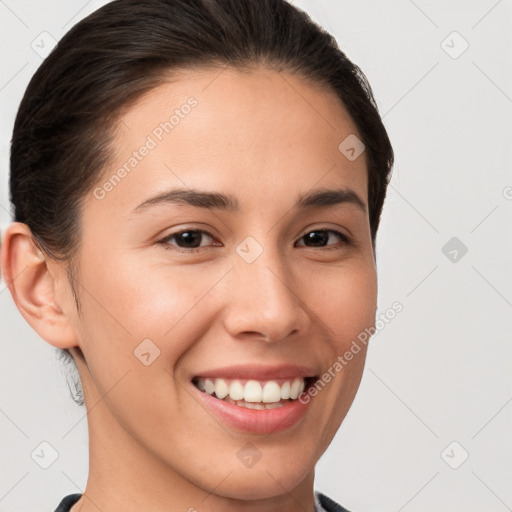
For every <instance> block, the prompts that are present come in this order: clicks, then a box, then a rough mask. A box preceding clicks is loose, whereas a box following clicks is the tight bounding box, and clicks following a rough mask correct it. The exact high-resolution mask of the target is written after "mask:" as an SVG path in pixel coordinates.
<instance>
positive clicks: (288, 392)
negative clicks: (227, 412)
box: [196, 378, 306, 409]
mask: <svg viewBox="0 0 512 512" xmlns="http://www.w3.org/2000/svg"><path fill="white" fill-rule="evenodd" d="M305 385H306V384H305V381H304V379H301V378H296V379H294V380H293V381H285V382H283V384H282V385H281V386H280V385H279V384H278V383H277V382H276V381H273V380H269V381H267V382H264V383H263V382H262V383H260V382H258V381H257V380H248V381H247V382H246V383H245V386H244V385H242V383H241V382H240V381H239V380H232V381H230V380H227V379H220V378H217V379H203V378H200V379H198V380H197V381H196V386H197V387H198V388H199V389H200V390H201V391H204V392H206V393H208V394H209V395H213V394H214V393H215V396H216V397H217V398H219V399H221V400H223V399H224V400H226V401H228V402H230V403H237V405H242V406H243V407H247V408H249V409H262V408H263V409H265V408H266V409H273V408H275V407H280V406H282V405H283V404H280V403H279V402H280V401H281V400H288V399H292V400H296V399H297V397H298V396H299V395H300V394H301V393H302V391H304V388H305ZM238 402H240V404H238ZM256 405H257V407H255V406H256ZM260 405H261V407H260Z"/></svg>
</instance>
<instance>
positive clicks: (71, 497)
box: [55, 494, 82, 512]
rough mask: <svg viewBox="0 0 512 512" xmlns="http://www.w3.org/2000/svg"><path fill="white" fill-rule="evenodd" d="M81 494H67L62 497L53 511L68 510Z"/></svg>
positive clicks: (67, 511) (63, 511)
mask: <svg viewBox="0 0 512 512" xmlns="http://www.w3.org/2000/svg"><path fill="white" fill-rule="evenodd" d="M81 496H82V495H81V494H68V495H67V496H65V497H64V498H62V500H61V502H60V503H59V506H58V507H57V508H56V509H55V512H69V509H70V508H71V507H72V506H73V505H74V504H75V503H76V502H77V501H78V500H79V499H80V498H81Z"/></svg>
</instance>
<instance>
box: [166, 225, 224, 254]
mask: <svg viewBox="0 0 512 512" xmlns="http://www.w3.org/2000/svg"><path fill="white" fill-rule="evenodd" d="M205 238H207V239H208V238H209V239H211V240H214V238H213V236H212V235H210V234H209V233H207V232H206V231H202V230H199V229H187V230H184V231H179V232H178V233H173V234H171V235H169V236H166V237H165V238H163V239H162V240H160V241H159V243H161V244H162V245H163V246H164V247H165V248H166V249H171V248H172V246H176V247H178V248H180V249H197V248H200V247H205V245H202V242H203V240H204V239H205ZM172 241H174V243H171V242H172ZM213 245H219V244H218V243H217V244H213Z"/></svg>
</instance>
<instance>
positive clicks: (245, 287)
mask: <svg viewBox="0 0 512 512" xmlns="http://www.w3.org/2000/svg"><path fill="white" fill-rule="evenodd" d="M292 270H293V269H291V268H290V267H289V265H287V264H286V262H285V261H283V259H282V257H281V256H279V255H278V254H277V251H274V250H270V249H268V248H267V249H265V250H264V251H263V253H262V254H261V255H260V256H259V257H258V258H257V259H256V260H255V261H253V262H252V263H247V262H246V261H244V260H243V259H242V258H239V257H238V255H236V257H235V263H234V269H233V271H232V272H231V276H230V279H231V284H230V286H229V290H228V294H229V299H228V300H229V305H228V307H227V308H226V312H225V315H224V326H225V328H226V330H227V331H228V332H229V333H230V334H231V335H232V336H233V337H234V338H237V339H241V338H245V339H249V338H250V339H260V340H263V341H267V342H278V341H280V340H284V339H288V338H290V337H291V336H297V335H299V334H301V333H303V332H305V331H306V329H307V328H308V326H309V321H310V320H309V319H310V316H309V314H308V308H307V306H306V303H305V301H304V299H305V297H301V292H300V290H299V284H300V283H298V282H297V279H296V278H295V277H294V274H293V272H292Z"/></svg>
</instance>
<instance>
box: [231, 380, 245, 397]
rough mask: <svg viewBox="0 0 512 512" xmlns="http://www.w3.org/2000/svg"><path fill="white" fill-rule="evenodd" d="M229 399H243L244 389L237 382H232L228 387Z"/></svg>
mask: <svg viewBox="0 0 512 512" xmlns="http://www.w3.org/2000/svg"><path fill="white" fill-rule="evenodd" d="M229 397H230V398H231V399H232V400H242V399H243V398H244V387H243V386H242V384H240V382H238V381H237V380H234V381H233V382H232V383H231V386H229Z"/></svg>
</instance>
